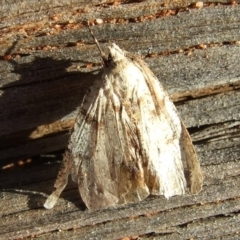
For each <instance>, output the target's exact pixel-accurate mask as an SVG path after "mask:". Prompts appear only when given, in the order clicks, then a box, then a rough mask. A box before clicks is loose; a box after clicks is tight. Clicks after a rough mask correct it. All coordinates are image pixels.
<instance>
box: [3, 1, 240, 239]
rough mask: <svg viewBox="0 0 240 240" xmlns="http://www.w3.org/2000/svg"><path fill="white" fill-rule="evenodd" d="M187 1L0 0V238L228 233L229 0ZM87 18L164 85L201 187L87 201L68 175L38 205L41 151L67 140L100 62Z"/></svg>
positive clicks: (237, 108)
mask: <svg viewBox="0 0 240 240" xmlns="http://www.w3.org/2000/svg"><path fill="white" fill-rule="evenodd" d="M196 2H197V1H187V0H182V1H170V0H169V1H162V0H161V1H157V0H148V1H142V2H133V1H132V2H123V3H122V4H120V5H116V6H112V5H111V3H109V4H106V3H104V1H98V0H91V1H90V0H89V1H76V0H71V1H68V0H61V1H55V0H52V1H47V0H45V1H41V2H36V1H34V0H24V1H21V2H19V3H18V2H16V1H13V0H8V1H2V3H1V6H0V55H1V56H2V59H1V60H0V113H1V114H0V142H1V144H0V167H1V168H2V169H1V170H0V171H1V173H0V239H19V238H23V239H25V238H29V237H31V236H32V237H38V238H40V239H121V238H123V237H129V238H130V237H134V236H138V237H139V239H191V238H192V239H219V238H220V237H221V238H222V239H229V240H230V239H238V238H239V232H240V227H239V226H240V224H239V219H240V218H239V210H240V201H239V199H240V198H239V197H240V191H239V189H240V162H239V160H240V150H239V149H240V148H239V146H240V128H239V126H240V119H239V118H240V114H239V113H240V101H239V99H240V95H239V94H240V93H239V88H240V67H239V66H240V58H239V56H240V44H239V41H240V31H239V29H240V5H238V4H235V3H234V1H232V3H229V1H211V2H210V1H205V2H204V4H205V5H204V7H203V8H201V9H197V8H195V7H194V6H195V4H196ZM236 3H240V1H236ZM168 14H169V15H168ZM167 15H168V16H167ZM151 16H152V18H151ZM96 18H100V19H103V20H104V21H105V23H104V24H102V25H95V26H92V30H93V32H94V34H95V35H96V37H97V38H98V39H99V41H100V43H101V45H102V46H103V49H104V50H105V51H107V48H106V47H107V44H108V42H109V41H115V42H117V43H118V44H119V45H120V46H121V47H122V48H124V49H126V50H127V51H130V52H132V53H134V54H138V55H140V56H141V57H143V58H144V61H146V62H147V63H148V65H149V66H150V68H151V69H152V70H153V72H154V73H155V74H156V75H157V76H158V78H159V80H160V81H161V82H162V83H163V85H164V87H165V88H166V90H167V91H168V92H169V93H170V96H171V98H172V99H173V100H174V102H175V104H176V106H177V108H178V110H179V113H180V115H181V117H182V119H183V121H184V123H185V124H186V126H187V127H188V129H189V131H190V133H191V136H192V139H193V142H194V144H195V147H196V150H197V154H198V156H199V161H200V164H201V166H202V170H203V175H204V186H203V190H202V192H201V193H200V194H198V195H196V196H195V195H194V196H192V195H187V194H186V195H184V196H177V197H173V198H171V199H169V200H166V199H164V198H163V197H161V196H160V197H150V198H148V199H146V200H145V201H143V202H141V203H137V204H129V205H126V206H118V207H116V208H110V209H104V210H101V211H97V212H90V211H88V210H86V209H85V207H84V204H83V203H82V201H81V199H80V196H79V193H78V190H77V188H76V184H74V183H72V182H71V181H70V183H69V185H68V187H67V189H66V190H65V191H64V192H63V194H62V195H61V198H60V199H59V202H58V204H57V205H56V206H55V207H54V209H52V210H45V209H43V208H42V204H43V202H44V201H45V199H46V197H47V196H48V194H49V193H51V190H52V186H53V183H54V180H55V177H56V175H57V172H58V168H59V164H60V161H61V159H62V157H61V154H60V153H59V154H58V156H57V157H55V158H54V159H56V161H46V160H45V161H44V159H46V158H44V154H49V153H50V152H52V151H57V150H64V148H65V147H66V145H67V140H68V136H69V131H70V130H71V128H72V125H73V122H74V118H75V116H76V112H77V108H78V107H79V105H80V103H81V100H82V98H83V95H84V93H85V91H86V89H87V88H88V87H89V86H90V85H91V84H92V83H93V81H94V79H95V78H97V76H98V74H99V69H100V68H101V64H100V62H101V59H100V57H99V52H98V50H97V48H96V46H95V44H94V43H93V40H92V38H91V36H90V34H89V31H88V29H87V27H86V20H90V21H91V22H94V19H96ZM34 155H38V156H39V155H42V157H38V158H32V156H34ZM51 156H53V157H54V155H53V154H52V155H51ZM51 156H48V158H47V159H50V157H51ZM24 158H31V159H32V163H29V164H27V163H25V164H24V165H19V164H18V161H17V160H19V159H24ZM12 165H13V166H12ZM10 166H12V167H10ZM7 167H8V168H7Z"/></svg>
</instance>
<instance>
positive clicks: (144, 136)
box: [44, 44, 202, 210]
mask: <svg viewBox="0 0 240 240" xmlns="http://www.w3.org/2000/svg"><path fill="white" fill-rule="evenodd" d="M109 49H110V56H111V58H110V59H111V60H110V61H109V63H108V67H105V69H104V72H103V74H102V76H101V78H100V79H97V81H96V84H95V85H94V86H93V87H92V88H91V91H89V92H88V94H87V95H86V97H85V98H84V101H83V104H82V105H81V108H80V111H79V114H78V117H77V120H76V123H75V126H74V130H73V132H72V135H71V138H70V141H69V145H68V150H67V154H66V155H65V157H64V161H63V167H62V168H61V170H60V172H59V174H58V177H57V180H56V182H55V185H54V187H55V191H54V192H53V193H52V194H51V195H50V196H49V198H48V199H47V201H46V203H45V205H44V206H45V207H46V208H51V207H53V205H54V204H55V203H56V201H57V198H58V197H59V195H60V193H61V191H62V190H63V188H64V187H65V185H66V183H67V177H68V175H69V174H70V171H71V175H72V178H73V180H74V181H75V182H77V184H78V187H79V192H80V195H81V197H82V199H83V201H84V203H85V204H86V206H87V208H89V209H93V210H95V209H101V208H106V207H110V206H114V205H117V204H124V203H129V202H136V201H141V200H143V199H145V198H146V197H147V196H148V195H150V194H153V195H164V196H165V197H166V198H169V197H171V196H173V195H181V194H184V193H185V190H186V186H189V189H190V192H191V193H197V192H199V191H200V190H201V188H202V174H201V169H200V165H199V162H198V160H197V156H196V153H195V150H194V146H193V144H192V142H191V139H190V136H189V134H188V132H187V130H186V128H185V126H184V125H183V124H182V123H181V120H180V118H179V116H178V113H177V111H176V108H175V106H174V104H173V103H172V102H171V101H170V99H169V97H168V94H167V93H166V92H165V91H164V90H163V87H162V86H161V84H160V83H159V81H158V79H157V78H156V77H155V76H154V74H153V73H152V72H151V70H150V69H149V68H148V67H147V65H146V64H145V63H144V62H143V61H142V60H140V59H138V58H136V57H132V56H131V57H128V56H126V55H128V53H126V52H124V51H122V50H121V49H120V48H119V47H118V46H117V45H115V44H113V45H112V46H110V47H109Z"/></svg>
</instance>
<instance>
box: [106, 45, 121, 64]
mask: <svg viewBox="0 0 240 240" xmlns="http://www.w3.org/2000/svg"><path fill="white" fill-rule="evenodd" d="M108 48H109V51H110V53H109V56H108V61H109V62H113V63H114V62H117V61H120V60H123V59H124V58H125V54H124V51H123V50H122V49H121V48H120V47H119V46H117V45H116V44H115V43H112V44H111V46H109V47H108Z"/></svg>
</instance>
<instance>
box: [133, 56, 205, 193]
mask: <svg viewBox="0 0 240 240" xmlns="http://www.w3.org/2000/svg"><path fill="white" fill-rule="evenodd" d="M133 60H134V61H135V64H136V65H139V68H140V69H141V70H142V71H143V74H144V75H145V79H146V82H147V84H148V86H149V89H150V91H151V95H152V97H153V100H154V102H155V104H156V106H157V109H158V113H159V114H164V115H165V116H166V117H167V118H168V122H169V124H170V126H171V128H172V130H173V131H175V132H178V131H179V129H177V126H178V127H179V124H178V121H181V119H180V117H179V116H178V113H177V110H176V108H175V106H174V104H173V103H172V102H171V100H170V99H169V96H168V94H167V93H166V92H165V91H164V89H163V87H162V86H161V84H160V83H159V82H158V80H157V78H156V77H155V76H154V75H153V73H152V72H151V70H150V69H149V68H148V67H147V66H146V64H145V63H144V62H143V61H141V60H140V59H138V58H135V57H134V58H133ZM161 96H162V97H163V100H164V101H162V99H161ZM161 103H163V104H161ZM180 132H181V135H180V137H179V135H177V136H176V137H177V138H178V144H179V146H180V151H181V160H182V162H183V166H184V173H185V178H186V180H187V186H188V188H189V191H190V193H192V194H197V193H198V192H200V191H201V189H202V184H203V176H202V173H201V168H200V164H199V161H198V158H197V154H196V151H195V148H194V146H193V144H192V140H191V137H190V135H189V133H188V131H187V129H186V127H185V125H184V123H183V122H182V121H181V130H180Z"/></svg>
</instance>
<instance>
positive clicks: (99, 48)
mask: <svg viewBox="0 0 240 240" xmlns="http://www.w3.org/2000/svg"><path fill="white" fill-rule="evenodd" d="M87 24H88V29H89V31H90V33H91V35H92V37H93V40H94V42H95V43H96V45H97V48H98V50H99V52H100V54H101V58H102V60H103V63H104V65H105V66H107V65H108V59H107V58H106V55H105V54H104V52H103V51H102V49H101V47H100V44H99V42H98V40H97V39H96V37H95V36H94V34H93V32H92V30H91V28H90V25H89V21H88V22H87Z"/></svg>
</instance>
